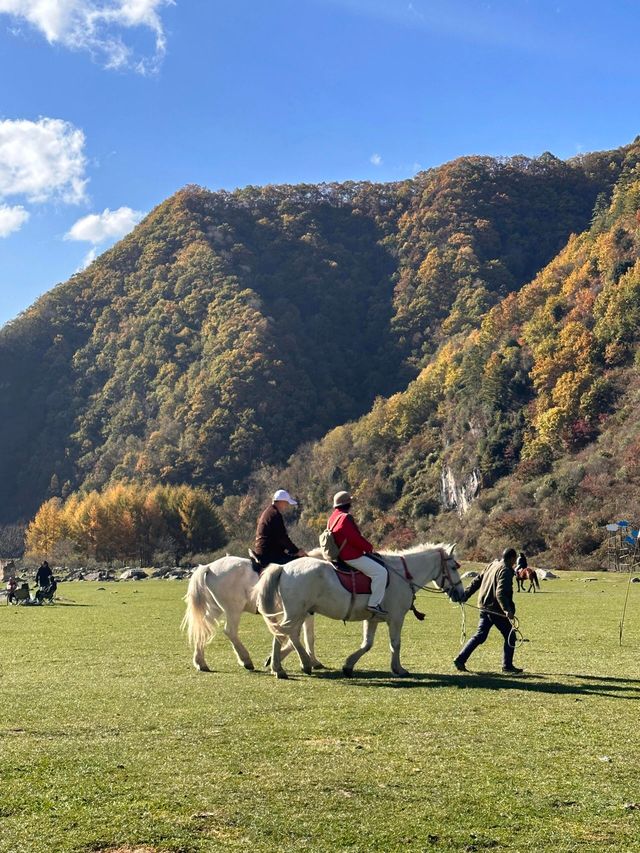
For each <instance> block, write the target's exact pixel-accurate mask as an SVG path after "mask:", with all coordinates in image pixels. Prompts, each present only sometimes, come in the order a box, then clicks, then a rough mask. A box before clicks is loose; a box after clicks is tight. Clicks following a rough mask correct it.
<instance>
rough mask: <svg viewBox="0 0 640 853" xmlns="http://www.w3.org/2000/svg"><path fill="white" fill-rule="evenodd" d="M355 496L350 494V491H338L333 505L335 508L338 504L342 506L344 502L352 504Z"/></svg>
mask: <svg viewBox="0 0 640 853" xmlns="http://www.w3.org/2000/svg"><path fill="white" fill-rule="evenodd" d="M352 500H353V498H352V497H351V495H350V494H349V492H336V493H335V495H334V496H333V506H334V509H335V507H337V506H342V505H343V504H350V503H351V501H352Z"/></svg>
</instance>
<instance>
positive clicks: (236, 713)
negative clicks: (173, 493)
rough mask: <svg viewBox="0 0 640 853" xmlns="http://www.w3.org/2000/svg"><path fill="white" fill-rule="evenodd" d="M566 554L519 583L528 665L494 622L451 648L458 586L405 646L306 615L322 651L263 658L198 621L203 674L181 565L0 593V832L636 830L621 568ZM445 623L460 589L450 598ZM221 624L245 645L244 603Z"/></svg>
mask: <svg viewBox="0 0 640 853" xmlns="http://www.w3.org/2000/svg"><path fill="white" fill-rule="evenodd" d="M593 577H596V578H597V579H596V580H595V581H592V582H585V580H584V578H585V576H584V575H581V574H570V575H564V576H563V577H562V579H560V580H557V581H549V582H543V583H542V593H541V594H536V595H532V594H519V595H518V596H517V604H518V609H519V615H520V617H521V627H522V630H523V632H524V634H525V636H526V637H527V638H528V639H529V640H530V642H528V643H526V644H524V645H523V646H522V647H520V648H519V649H518V651H517V653H516V661H515V662H516V665H520V666H524V667H525V669H526V671H527V676H526V678H520V679H517V678H510V677H506V676H502V675H501V674H499V673H500V642H499V637H498V635H497V634H496V635H495V636H493V635H492V636H491V637H490V638H489V640H488V642H487V643H486V644H485V645H484V646H483V647H482V648H480V649H479V650H478V651H477V652H476V653H475V654H474V655H473V657H472V658H471V659H470V662H469V666H470V667H472V668H473V669H475V670H476V674H468V675H465V674H458V673H456V672H455V671H454V670H453V668H452V666H451V661H452V659H453V657H454V655H455V654H456V651H457V649H458V647H459V642H460V626H461V620H460V609H459V608H458V607H457V606H454V605H451V604H450V603H448V601H447V600H445V599H444V597H442V598H441V597H438V596H435V595H426V594H422V596H421V597H420V600H419V601H418V606H419V607H420V608H421V609H423V610H425V611H426V612H427V620H426V621H425V622H423V623H419V622H417V621H416V620H415V619H414V618H413V617H412V616H411V615H410V616H409V617H408V619H407V623H406V629H405V634H404V642H403V663H404V665H405V666H406V667H407V668H408V669H409V670H411V672H412V673H414V675H412V677H410V678H408V679H397V678H392V677H390V676H389V674H388V665H389V652H388V645H387V642H386V629H385V628H384V627H382V628H381V629H380V630H379V633H378V638H377V643H376V646H375V647H374V649H373V651H372V652H371V653H370V654H369V655H368V656H365V658H364V659H363V660H362V661H361V663H360V668H359V672H358V674H357V677H354V678H353V679H351V680H347V679H344V678H343V677H342V676H341V674H340V666H341V664H342V661H343V659H344V658H345V657H346V655H347V654H348V653H349V652H350V651H352V650H353V649H354V648H355V647H356V646H357V645H359V642H360V626H359V625H357V624H350V625H347V626H343V625H342V623H339V622H328V621H327V620H324V619H321V618H320V619H318V620H316V621H317V626H316V627H317V635H318V639H317V652H318V655H319V657H320V658H321V659H322V660H323V661H324V663H325V664H327V665H328V666H330V667H332V668H333V669H332V670H330V671H327V672H326V673H319V674H315V675H313V676H311V677H307V676H303V675H301V674H300V675H298V674H297V672H298V664H297V659H296V660H294V659H293V658H289V659H288V661H287V667H288V669H289V672H290V673H294V674H295V675H294V677H293V678H291V679H290V680H289V681H277V680H276V679H274V678H272V677H271V676H269V675H268V674H267V673H266V672H265V671H263V670H261V669H260V668H258V670H257V671H256V672H253V673H250V672H246V671H245V670H243V669H241V668H239V667H238V666H237V664H236V662H235V657H234V656H233V653H232V650H231V647H230V646H229V644H228V642H227V640H226V638H225V637H224V636H223V635H222V632H219V635H218V636H216V638H215V639H214V641H213V642H212V644H211V645H210V646H209V649H208V656H207V657H208V661H209V664H210V665H211V666H212V667H213V668H214V669H215V672H213V673H211V674H204V673H198V672H196V671H195V670H194V669H193V668H192V666H191V655H190V651H189V649H188V648H187V646H186V643H185V639H184V637H183V636H182V635H181V633H180V631H179V623H180V619H181V617H182V613H183V607H184V606H183V603H182V601H181V597H182V595H183V594H184V592H185V590H186V583H182V582H175V581H153V580H150V581H144V582H141V583H131V582H130V583H117V584H98V583H69V584H63V585H61V587H60V590H59V594H60V595H62V596H64V598H65V602H64V603H59V604H57V605H55V606H52V607H40V608H35V607H34V608H24V607H7V606H5V605H4V603H3V604H2V606H1V607H0V641H1V648H2V654H1V657H0V851H1V852H2V853H58V851H64V853H80V851H114V850H118V851H122V853H124V851H127V853H132V851H141V853H157V851H163V853H165V851H174V853H176V851H182V853H200V851H217V850H225V851H227V850H229V851H233V850H243V851H244V850H252V851H302V850H307V851H309V850H311V851H335V850H348V851H362V853H364V851H393V850H400V849H407V850H411V851H413V850H419V851H436V853H441V851H484V850H489V849H494V850H508V851H533V850H536V851H589V850H594V851H595V850H603V849H604V850H611V851H620V850H625V851H627V850H640V787H639V786H638V767H639V766H640V748H639V738H638V716H639V715H638V709H639V707H640V705H639V704H638V699H639V698H640V681H639V677H640V660H639V656H638V650H639V648H640V586H638V585H633V586H632V587H631V589H630V596H629V606H628V611H627V617H626V622H625V634H624V640H623V645H622V648H620V647H619V645H618V624H619V620H620V614H621V611H622V605H623V601H624V595H625V592H626V589H627V579H626V578H624V577H618V576H611V575H594V576H593ZM466 612H467V631H468V633H469V634H470V633H471V632H472V631H473V630H474V628H475V624H476V615H477V614H476V612H475V611H473V610H470V609H467V611H466ZM241 632H242V636H243V638H244V640H245V643H246V645H247V647H248V648H249V649H250V651H251V653H252V655H253V657H254V662H255V663H256V665H260V664H261V662H262V660H263V659H264V657H265V655H266V654H267V652H268V649H269V645H270V643H269V637H268V635H267V631H266V628H265V626H264V624H263V623H262V620H261V619H259V618H257V617H250V616H245V617H244V618H243V623H242V626H241Z"/></svg>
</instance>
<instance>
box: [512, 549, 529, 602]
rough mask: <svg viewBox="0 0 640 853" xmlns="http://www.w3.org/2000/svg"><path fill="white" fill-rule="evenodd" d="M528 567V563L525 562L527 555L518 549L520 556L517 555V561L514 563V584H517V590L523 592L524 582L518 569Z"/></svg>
mask: <svg viewBox="0 0 640 853" xmlns="http://www.w3.org/2000/svg"><path fill="white" fill-rule="evenodd" d="M528 567H529V563H528V562H527V555H526V554H525V553H524V551H520V556H519V557H518V562H517V563H516V568H515V572H516V584H517V590H518V592H524V582H525V578H524V576H521V575H520V570H521V569H526V568H528Z"/></svg>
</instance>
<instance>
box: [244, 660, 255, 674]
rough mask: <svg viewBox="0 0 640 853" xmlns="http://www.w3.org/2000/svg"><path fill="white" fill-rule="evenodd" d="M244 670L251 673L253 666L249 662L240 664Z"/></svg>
mask: <svg viewBox="0 0 640 853" xmlns="http://www.w3.org/2000/svg"><path fill="white" fill-rule="evenodd" d="M242 665H243V666H244V668H245V669H248V670H249V672H253V670H254V669H255V666H254V665H253V664H252V663H251V661H247V663H244V664H242Z"/></svg>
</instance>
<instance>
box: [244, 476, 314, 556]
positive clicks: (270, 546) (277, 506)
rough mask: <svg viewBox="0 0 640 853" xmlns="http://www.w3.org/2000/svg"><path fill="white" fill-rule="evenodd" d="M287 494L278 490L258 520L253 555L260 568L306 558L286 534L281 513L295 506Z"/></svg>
mask: <svg viewBox="0 0 640 853" xmlns="http://www.w3.org/2000/svg"><path fill="white" fill-rule="evenodd" d="M297 505H298V502H297V501H295V500H294V499H293V498H292V497H291V495H290V494H289V492H287V491H285V490H284V489H278V491H277V492H276V493H275V494H274V496H273V501H272V503H271V504H270V505H269V506H268V507H267V508H266V509H265V510H264V512H263V513H262V514H261V516H260V518H259V519H258V525H257V528H256V541H255V544H254V546H253V550H254V553H255V555H256V557H257V558H258V562H259V564H260V566H261V567H262V568H264V567H265V566H268V565H269V563H279V564H280V565H283V564H284V563H288V562H289V561H290V560H295V559H296V558H297V557H306V556H307V552H306V551H303V550H302V548H298V546H297V545H294V544H293V542H292V541H291V539H289V536H288V534H287V529H286V527H285V523H284V518H283V513H285V512H287V511H288V510H289V508H290V507H292V506H297Z"/></svg>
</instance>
